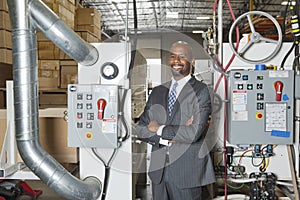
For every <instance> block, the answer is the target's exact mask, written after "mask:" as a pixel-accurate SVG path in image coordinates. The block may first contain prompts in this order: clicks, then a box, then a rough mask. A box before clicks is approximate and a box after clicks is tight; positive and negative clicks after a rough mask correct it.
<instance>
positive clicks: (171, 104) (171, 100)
mask: <svg viewBox="0 0 300 200" xmlns="http://www.w3.org/2000/svg"><path fill="white" fill-rule="evenodd" d="M177 86H178V83H177V82H175V83H174V85H173V87H172V90H171V92H170V94H169V98H168V113H169V116H171V114H172V111H173V108H174V104H175V101H176V87H177Z"/></svg>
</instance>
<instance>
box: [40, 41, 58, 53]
mask: <svg viewBox="0 0 300 200" xmlns="http://www.w3.org/2000/svg"><path fill="white" fill-rule="evenodd" d="M38 50H39V51H40V50H52V51H54V50H59V48H58V47H57V46H56V45H55V44H54V43H53V42H52V41H51V40H47V41H38Z"/></svg>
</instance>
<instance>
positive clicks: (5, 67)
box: [0, 0, 12, 109]
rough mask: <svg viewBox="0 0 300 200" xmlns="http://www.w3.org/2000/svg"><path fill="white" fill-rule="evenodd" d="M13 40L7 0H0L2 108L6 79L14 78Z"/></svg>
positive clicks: (2, 105) (0, 82)
mask: <svg viewBox="0 0 300 200" xmlns="http://www.w3.org/2000/svg"><path fill="white" fill-rule="evenodd" d="M11 64H12V40H11V26H10V19H9V14H8V7H7V1H6V0H1V1H0V72H1V73H0V109H1V108H4V107H5V106H6V102H5V98H6V95H5V94H6V93H5V86H6V80H11V79H12V66H11Z"/></svg>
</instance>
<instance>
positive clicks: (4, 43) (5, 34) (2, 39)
mask: <svg viewBox="0 0 300 200" xmlns="http://www.w3.org/2000/svg"><path fill="white" fill-rule="evenodd" d="M0 48H4V49H12V40H11V32H10V31H8V30H0Z"/></svg>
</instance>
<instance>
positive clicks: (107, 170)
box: [92, 148, 117, 200]
mask: <svg viewBox="0 0 300 200" xmlns="http://www.w3.org/2000/svg"><path fill="white" fill-rule="evenodd" d="M92 152H93V154H94V155H95V156H96V157H97V158H98V159H99V160H100V161H101V162H102V164H103V165H104V166H105V172H104V183H103V190H102V196H101V200H105V198H106V194H107V186H108V183H109V177H110V166H111V163H112V160H113V158H114V157H115V155H116V154H117V148H115V149H114V151H113V153H112V155H111V157H110V159H109V160H108V162H107V163H106V162H105V161H104V159H103V158H102V157H101V156H100V155H99V154H98V152H97V151H96V148H92Z"/></svg>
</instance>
